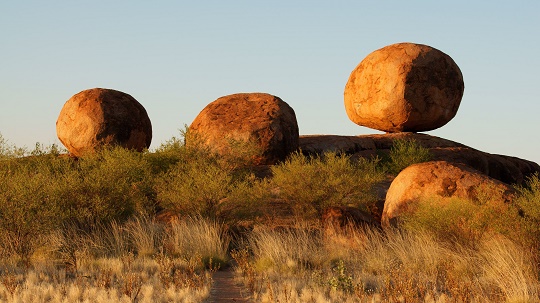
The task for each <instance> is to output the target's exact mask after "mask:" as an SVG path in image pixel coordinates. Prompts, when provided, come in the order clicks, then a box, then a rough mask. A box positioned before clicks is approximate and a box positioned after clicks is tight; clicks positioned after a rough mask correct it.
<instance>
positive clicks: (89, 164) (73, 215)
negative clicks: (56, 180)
mask: <svg viewBox="0 0 540 303" xmlns="http://www.w3.org/2000/svg"><path fill="white" fill-rule="evenodd" d="M64 179H65V180H64V182H63V184H59V188H60V189H61V190H60V192H59V194H61V195H63V198H64V200H65V203H64V205H65V211H66V212H68V213H69V217H70V219H71V220H75V221H77V222H81V223H83V224H87V223H90V224H96V223H106V222H110V221H113V220H118V221H120V222H122V221H124V220H126V219H127V218H128V217H129V216H131V215H133V214H136V213H143V214H144V213H152V212H154V211H155V203H156V201H155V199H156V194H155V192H154V188H153V187H154V180H153V178H152V174H151V170H150V166H149V164H148V162H147V161H146V160H145V157H144V155H143V154H141V153H138V152H135V151H130V150H126V149H123V148H112V149H104V150H102V151H100V152H99V153H97V154H95V155H89V156H87V157H83V158H79V160H78V161H77V163H76V165H75V169H74V170H73V171H71V173H70V174H68V175H66V177H65V178H64Z"/></svg>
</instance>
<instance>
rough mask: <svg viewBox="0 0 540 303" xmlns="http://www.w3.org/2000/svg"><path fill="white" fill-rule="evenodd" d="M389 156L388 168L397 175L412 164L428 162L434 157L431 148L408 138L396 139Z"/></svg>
mask: <svg viewBox="0 0 540 303" xmlns="http://www.w3.org/2000/svg"><path fill="white" fill-rule="evenodd" d="M388 157H389V159H388V160H387V161H386V168H387V170H388V172H389V173H391V174H395V175H397V174H398V173H399V172H400V171H402V170H404V169H405V168H406V167H408V166H410V165H412V164H415V163H421V162H427V161H430V160H431V158H432V156H431V154H430V153H429V149H427V148H425V147H422V146H421V145H420V144H419V143H418V142H416V141H415V140H408V139H397V140H394V142H393V145H392V148H391V149H390V154H389V156H388Z"/></svg>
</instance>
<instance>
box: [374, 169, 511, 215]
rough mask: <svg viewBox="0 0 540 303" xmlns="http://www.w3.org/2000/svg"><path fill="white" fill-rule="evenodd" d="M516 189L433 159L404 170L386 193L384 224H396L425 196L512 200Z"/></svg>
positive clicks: (472, 171) (470, 170) (439, 198)
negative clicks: (399, 218)
mask: <svg viewBox="0 0 540 303" xmlns="http://www.w3.org/2000/svg"><path fill="white" fill-rule="evenodd" d="M513 194H514V189H513V188H511V187H510V186H508V185H506V184H505V183H502V182H500V181H498V180H495V179H492V178H490V177H488V176H486V175H484V174H482V173H480V172H478V171H476V170H474V169H472V168H470V167H468V166H466V165H464V164H461V163H450V162H446V161H432V162H424V163H419V164H414V165H411V166H409V167H407V168H405V169H404V170H403V171H401V172H400V173H399V174H398V176H397V177H396V178H395V179H394V181H392V183H391V184H390V188H389V189H388V192H387V193H386V200H385V203H384V209H383V214H382V218H381V224H382V225H383V226H390V225H395V224H396V223H397V220H398V217H399V216H400V215H402V214H404V213H406V212H408V211H410V207H411V206H412V205H414V204H415V203H416V202H418V201H421V200H422V199H430V198H436V199H437V200H439V201H441V200H443V201H444V200H445V199H450V198H461V199H469V200H479V199H489V200H491V201H495V202H503V203H507V202H511V200H512V197H513Z"/></svg>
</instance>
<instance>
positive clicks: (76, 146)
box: [56, 88, 152, 157]
mask: <svg viewBox="0 0 540 303" xmlns="http://www.w3.org/2000/svg"><path fill="white" fill-rule="evenodd" d="M56 133H57V135H58V139H60V141H61V142H62V144H63V145H64V146H65V147H66V148H67V150H68V151H69V152H70V153H71V154H72V155H74V156H76V157H79V156H81V155H83V154H85V153H89V152H94V151H95V150H97V149H99V148H102V147H104V146H109V145H119V146H122V147H125V148H129V149H135V150H138V151H142V150H144V149H146V148H148V147H150V143H151V141H152V124H151V122H150V118H149V117H148V114H147V113H146V110H145V109H144V107H143V106H142V105H141V104H140V103H139V102H137V100H135V99H134V98H133V97H132V96H130V95H128V94H126V93H123V92H120V91H116V90H112V89H105V88H93V89H88V90H84V91H82V92H80V93H78V94H75V95H74V96H73V97H71V98H70V99H69V100H68V101H67V102H66V103H65V104H64V107H62V110H61V111H60V115H59V116H58V120H57V121H56Z"/></svg>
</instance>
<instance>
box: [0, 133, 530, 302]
mask: <svg viewBox="0 0 540 303" xmlns="http://www.w3.org/2000/svg"><path fill="white" fill-rule="evenodd" d="M237 147H238V148H239V149H240V150H239V151H237V152H234V153H232V154H231V155H230V156H227V155H225V156H217V155H215V154H213V153H212V152H211V151H209V150H207V149H203V148H199V147H190V148H187V147H186V146H185V145H184V144H183V139H182V138H180V139H178V138H172V139H171V140H170V141H168V142H166V143H164V144H163V145H162V146H160V147H159V148H158V149H156V150H155V151H152V152H149V151H146V152H143V153H137V152H132V151H128V150H124V149H121V148H113V149H104V150H102V151H100V152H99V153H97V154H95V155H89V156H86V157H82V158H79V159H73V158H70V157H67V156H62V155H60V154H61V153H63V151H62V150H60V149H59V148H57V147H56V146H51V147H43V146H41V145H36V148H35V149H34V150H32V151H27V150H25V149H21V148H17V147H14V146H11V145H9V144H8V142H6V140H4V139H3V138H2V137H1V136H0V192H1V193H2V194H1V195H0V256H1V259H0V260H1V262H0V301H2V302H3V301H7V302H31V301H38V302H41V301H51V302H64V301H66V300H67V301H80V302H83V301H85V300H87V301H92V302H94V301H95V302H100V301H101V302H107V301H117V302H123V301H126V302H201V301H203V300H204V298H205V297H207V296H208V291H209V287H210V285H211V279H210V278H209V276H210V273H211V272H212V271H213V270H216V269H217V268H219V267H225V266H228V264H229V263H230V262H229V261H230V259H231V256H232V258H234V259H235V260H236V263H237V265H238V266H237V271H238V273H239V276H240V277H241V279H242V280H243V281H244V282H245V285H246V287H247V288H248V289H249V290H250V293H252V294H253V299H254V300H255V301H257V302H535V301H537V298H538V292H539V287H540V284H539V281H538V275H539V266H538V264H540V262H539V261H540V245H539V243H540V241H539V240H540V228H539V227H538V226H540V207H539V205H540V181H539V178H538V176H533V177H531V178H530V179H529V180H528V182H527V184H526V185H524V186H521V187H517V189H518V193H519V194H518V195H517V198H516V200H515V202H514V203H513V204H511V205H510V204H496V203H493V202H492V201H490V199H489V197H484V198H483V199H480V200H478V201H458V200H455V201H452V202H451V203H447V204H445V205H437V203H436V201H425V202H426V203H424V202H420V203H419V204H418V205H417V206H416V207H417V211H416V212H415V214H414V215H411V216H409V217H406V218H405V219H404V220H403V225H402V226H400V231H397V230H388V231H384V232H382V231H380V230H377V229H369V228H361V227H352V226H351V227H348V228H346V229H341V228H332V227H330V228H329V227H328V226H326V227H325V228H323V227H322V225H321V224H320V218H321V214H322V213H323V212H324V210H325V209H326V208H328V207H332V206H352V207H356V208H359V209H362V210H363V211H364V212H366V213H370V212H371V213H373V214H374V215H375V216H377V215H376V214H375V212H377V208H376V207H375V205H376V202H377V198H376V196H375V192H374V188H375V186H376V185H377V184H378V183H379V182H381V181H382V180H385V179H387V178H388V177H389V176H395V175H396V174H397V173H399V171H401V170H402V169H403V168H404V167H406V166H408V165H410V164H413V163H417V162H422V161H428V160H429V159H430V155H429V152H428V151H427V150H425V149H423V148H421V147H420V146H418V145H417V144H416V143H415V142H413V141H398V142H396V143H395V145H394V148H393V149H392V151H391V153H390V155H389V156H388V157H383V158H373V159H360V160H353V159H352V158H351V157H349V156H347V155H343V154H336V153H328V154H324V155H321V156H311V157H306V156H303V155H302V154H301V153H295V154H292V155H291V156H290V157H289V158H288V159H287V160H286V161H284V162H282V163H279V164H277V165H274V166H272V167H270V168H267V169H266V170H264V171H263V173H262V174H261V170H260V169H261V168H255V167H252V166H250V165H249V159H252V158H253V157H252V155H251V153H252V152H256V150H255V149H252V148H249V149H246V148H245V147H242V146H237ZM246 163H247V164H246ZM261 175H262V176H261ZM156 218H159V220H157V219H156ZM175 300H176V301H175Z"/></svg>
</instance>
